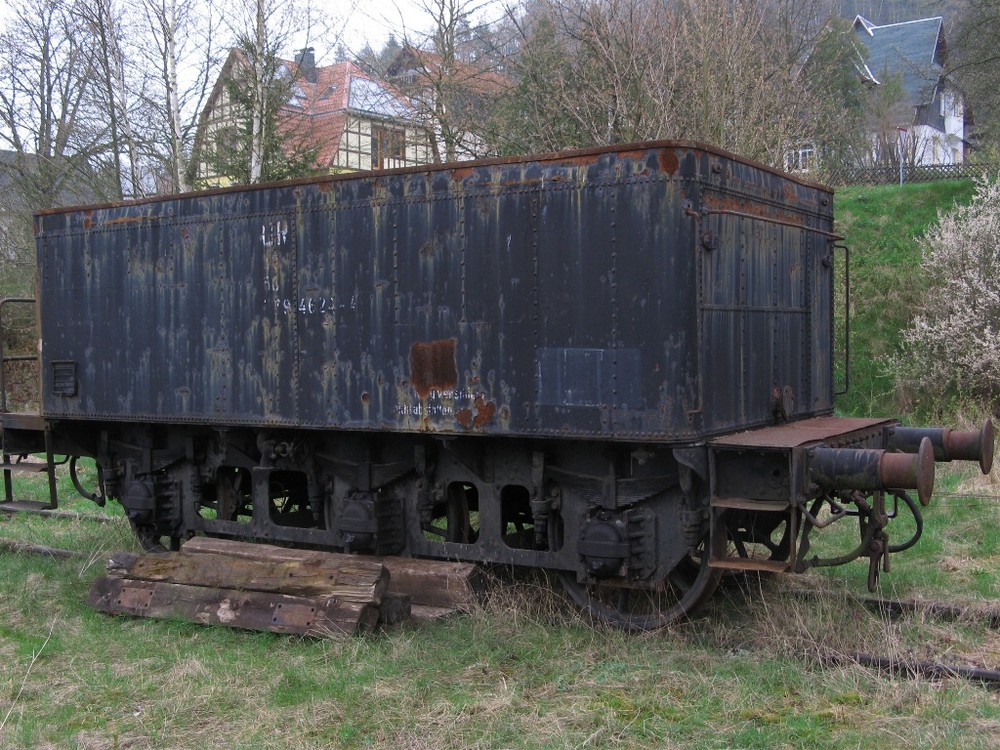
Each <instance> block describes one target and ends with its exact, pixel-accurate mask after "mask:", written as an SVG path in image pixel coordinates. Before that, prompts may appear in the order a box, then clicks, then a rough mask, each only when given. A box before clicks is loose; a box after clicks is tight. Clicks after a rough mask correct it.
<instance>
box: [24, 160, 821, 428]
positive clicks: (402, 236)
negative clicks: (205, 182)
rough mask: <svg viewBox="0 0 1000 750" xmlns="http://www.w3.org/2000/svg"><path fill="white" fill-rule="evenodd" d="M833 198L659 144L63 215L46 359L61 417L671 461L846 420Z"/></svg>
mask: <svg viewBox="0 0 1000 750" xmlns="http://www.w3.org/2000/svg"><path fill="white" fill-rule="evenodd" d="M829 198H830V196H829V192H828V191H826V190H825V189H823V188H820V187H818V186H815V185H810V184H808V183H803V182H799V181H795V180H793V179H791V178H789V177H787V176H784V175H781V174H779V173H777V172H775V171H772V170H769V169H767V168H765V167H762V166H760V165H755V164H750V163H747V162H745V161H742V160H740V159H737V158H736V157H734V156H732V155H730V154H726V153H724V152H721V151H718V150H715V149H712V148H709V147H705V146H700V145H697V144H690V143H648V144H637V145H633V146H627V147H621V148H610V149H598V150H589V151H581V152H573V153H568V154H553V155H546V156H539V157H527V158H524V159H507V160H493V161H485V162H475V163H467V164H454V165H443V166H438V167H427V168H411V169H406V170H397V171H392V172H383V173H364V174H358V175H347V176H337V177H329V178H322V179H315V180H303V181H296V182H291V183H283V184H274V185H267V186H252V187H247V188H233V189H228V190H220V191H212V192H208V193H202V194H191V195H184V196H173V197H165V198H161V199H156V200H149V201H145V202H137V203H127V204H118V205H112V206H97V207H89V208H81V209H69V210H59V211H52V212H46V213H44V214H42V215H41V216H39V218H38V221H37V227H38V252H39V263H40V269H41V279H40V305H41V323H42V335H43V340H44V341H45V349H44V351H43V357H44V359H45V361H46V362H53V361H59V362H75V363H77V378H78V388H77V390H76V392H75V393H73V394H69V393H67V392H65V389H63V392H62V393H54V392H53V391H52V389H51V388H46V389H45V392H46V394H47V395H46V401H45V403H44V413H45V414H46V415H47V416H50V417H78V418H94V419H119V420H146V421H164V422H184V421H188V422H203V423H209V424H219V425H230V424H247V425H288V426H300V427H304V428H314V429H362V430H400V431H432V432H440V433H445V434H466V433H470V432H481V433H488V434H507V435H525V436H569V437H579V438H589V437H603V438H608V439H619V440H650V439H657V440H676V441H687V440H692V439H698V438H701V437H704V436H707V435H712V434H722V433H725V432H732V431H734V430H739V429H744V428H748V427H754V426H760V425H762V424H767V423H770V422H772V421H774V419H775V418H776V410H780V409H784V410H785V411H786V412H788V413H787V414H784V415H783V416H786V417H791V418H794V417H802V416H808V415H814V414H823V413H828V412H829V411H830V410H831V408H832V398H833V395H832V373H831V365H830V348H831V330H830V326H829V322H828V321H829V316H830V314H831V310H830V305H831V298H832V294H831V290H832V273H831V271H830V268H829V265H828V264H825V263H824V259H825V258H827V257H828V256H829V255H830V248H829V246H830V242H831V234H830V232H831V229H832V227H831V223H832V217H831V210H830V205H829ZM50 370H51V367H44V368H43V373H45V374H46V375H45V376H46V377H48V376H49V375H48V373H49V372H50ZM775 394H778V396H780V397H778V398H776V395H775Z"/></svg>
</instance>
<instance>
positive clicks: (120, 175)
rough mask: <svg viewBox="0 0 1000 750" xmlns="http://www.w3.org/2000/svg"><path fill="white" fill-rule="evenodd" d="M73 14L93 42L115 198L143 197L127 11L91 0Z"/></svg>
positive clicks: (109, 1) (111, 1)
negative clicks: (129, 69) (115, 186)
mask: <svg viewBox="0 0 1000 750" xmlns="http://www.w3.org/2000/svg"><path fill="white" fill-rule="evenodd" d="M73 12H74V13H75V14H76V16H77V17H78V18H79V19H80V20H81V21H82V23H83V27H84V28H85V29H86V30H87V32H88V34H89V36H90V38H91V39H92V40H93V49H94V52H95V54H94V58H93V60H94V78H93V80H92V81H91V82H90V84H89V85H90V87H91V88H92V90H93V91H94V92H95V93H96V92H100V94H99V100H100V102H101V104H102V105H103V106H102V110H103V112H105V113H106V114H107V118H108V119H107V122H108V131H109V132H108V146H109V152H110V153H109V156H110V159H111V165H112V169H113V173H114V174H115V175H117V189H116V195H115V196H114V197H115V198H117V199H119V200H120V199H121V198H125V197H133V196H137V195H141V194H142V193H143V187H142V179H141V177H140V164H139V150H140V149H139V141H138V138H139V134H138V133H137V132H136V129H135V127H134V125H133V122H132V119H133V114H134V113H133V108H134V106H135V102H137V101H141V95H140V94H137V93H136V92H135V90H134V88H133V84H135V83H137V81H136V78H135V76H131V75H128V74H127V73H126V69H127V68H128V67H131V60H130V59H128V58H127V50H126V44H127V35H128V32H127V30H126V28H125V13H124V9H123V7H122V6H121V5H120V3H119V2H117V1H116V0H91V1H90V2H88V3H77V4H76V5H75V6H74V8H73ZM140 85H141V84H140ZM140 93H141V92H140Z"/></svg>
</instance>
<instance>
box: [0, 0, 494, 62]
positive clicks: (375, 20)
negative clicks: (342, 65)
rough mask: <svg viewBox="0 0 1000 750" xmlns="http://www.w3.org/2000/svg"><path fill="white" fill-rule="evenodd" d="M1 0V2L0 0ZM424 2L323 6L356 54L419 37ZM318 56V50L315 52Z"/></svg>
mask: <svg viewBox="0 0 1000 750" xmlns="http://www.w3.org/2000/svg"><path fill="white" fill-rule="evenodd" d="M0 1H2V0H0ZM425 2H427V0H424V2H421V0H376V2H358V0H327V1H326V3H325V4H324V7H328V8H329V9H330V13H331V14H332V15H333V16H334V17H339V18H343V19H344V23H345V26H344V32H343V34H342V40H343V43H344V46H346V47H347V49H348V51H349V52H358V51H360V50H361V49H362V48H363V47H364V45H365V43H366V42H367V43H368V44H369V45H371V48H372V49H374V50H376V51H377V50H378V49H380V48H381V47H382V45H384V44H385V42H386V40H388V38H389V35H390V34H395V35H396V39H397V40H399V39H402V38H403V36H404V30H405V32H406V34H407V35H411V36H413V37H416V38H419V37H420V34H421V33H423V32H426V31H427V30H428V29H429V27H430V25H431V22H430V20H429V19H428V17H427V13H426V12H425V11H423V10H422V9H421V6H422V5H423V4H424V3H425ZM474 4H475V5H481V6H482V10H481V11H480V12H479V13H477V14H475V16H474V20H475V21H476V22H479V21H495V20H498V19H499V18H500V17H501V16H502V15H503V6H504V3H503V2H502V0H486V1H485V2H483V1H482V0H475V2H474ZM316 53H317V56H320V54H321V53H320V50H318V49H317V50H316Z"/></svg>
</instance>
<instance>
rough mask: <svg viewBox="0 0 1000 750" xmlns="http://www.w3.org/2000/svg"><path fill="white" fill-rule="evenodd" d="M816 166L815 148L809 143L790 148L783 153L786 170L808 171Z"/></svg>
mask: <svg viewBox="0 0 1000 750" xmlns="http://www.w3.org/2000/svg"><path fill="white" fill-rule="evenodd" d="M815 167H816V149H815V148H813V146H812V145H811V144H807V145H805V146H801V147H799V148H795V149H792V150H791V151H789V152H788V153H787V154H786V155H785V171H786V172H810V171H812V170H813V169H814V168H815Z"/></svg>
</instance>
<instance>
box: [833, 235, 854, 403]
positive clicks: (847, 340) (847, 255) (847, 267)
mask: <svg viewBox="0 0 1000 750" xmlns="http://www.w3.org/2000/svg"><path fill="white" fill-rule="evenodd" d="M833 249H834V252H836V251H837V250H843V251H844V390H842V391H836V392H835V393H834V395H835V396H843V395H844V394H846V393H847V391H848V390H850V388H851V248H849V247H848V246H847V245H843V244H840V245H834V246H833ZM834 268H836V263H834Z"/></svg>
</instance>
